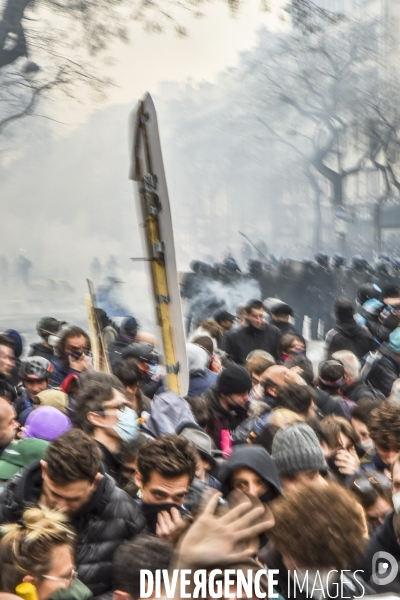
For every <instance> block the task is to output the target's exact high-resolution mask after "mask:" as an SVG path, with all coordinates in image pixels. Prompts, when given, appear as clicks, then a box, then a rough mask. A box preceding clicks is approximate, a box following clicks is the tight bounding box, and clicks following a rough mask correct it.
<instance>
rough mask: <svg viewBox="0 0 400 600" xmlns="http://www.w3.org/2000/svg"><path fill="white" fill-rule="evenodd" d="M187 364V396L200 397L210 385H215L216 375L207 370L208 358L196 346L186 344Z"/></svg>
mask: <svg viewBox="0 0 400 600" xmlns="http://www.w3.org/2000/svg"><path fill="white" fill-rule="evenodd" d="M186 351H187V357H188V363H189V391H188V396H201V395H202V394H204V392H205V391H206V390H208V388H209V387H211V386H212V385H215V384H216V383H217V379H218V374H217V373H213V372H212V371H210V369H209V368H208V366H209V364H210V356H209V354H208V353H207V352H206V350H204V348H201V346H198V345H197V344H186Z"/></svg>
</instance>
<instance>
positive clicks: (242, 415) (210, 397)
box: [201, 386, 247, 450]
mask: <svg viewBox="0 0 400 600" xmlns="http://www.w3.org/2000/svg"><path fill="white" fill-rule="evenodd" d="M201 397H202V398H205V399H206V400H207V402H208V403H209V405H210V407H211V410H212V411H213V414H214V423H213V426H214V431H212V432H210V435H211V437H212V438H213V440H214V443H215V445H216V447H217V448H218V449H219V450H221V432H222V431H223V430H228V431H230V432H231V433H232V432H233V431H234V430H235V429H236V427H237V426H238V425H240V423H242V421H244V420H245V419H246V418H247V412H246V410H245V409H242V410H241V409H240V408H239V407H238V408H237V411H236V412H235V411H233V410H230V411H228V410H225V408H223V407H222V406H221V405H220V403H219V401H218V394H217V390H216V388H215V386H212V387H210V388H208V390H207V391H205V392H204V394H203V395H202V396H201Z"/></svg>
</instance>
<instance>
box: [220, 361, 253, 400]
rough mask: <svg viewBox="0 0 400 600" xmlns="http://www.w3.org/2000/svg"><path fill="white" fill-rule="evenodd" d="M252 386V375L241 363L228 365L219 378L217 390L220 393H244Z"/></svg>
mask: <svg viewBox="0 0 400 600" xmlns="http://www.w3.org/2000/svg"><path fill="white" fill-rule="evenodd" d="M251 388H252V383H251V379H250V375H249V374H248V372H247V371H246V369H245V368H244V367H241V366H239V365H228V366H227V367H226V369H224V371H222V373H221V374H220V375H219V377H218V379H217V392H219V393H220V394H244V393H245V392H249V391H250V390H251Z"/></svg>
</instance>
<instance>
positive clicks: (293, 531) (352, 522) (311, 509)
mask: <svg viewBox="0 0 400 600" xmlns="http://www.w3.org/2000/svg"><path fill="white" fill-rule="evenodd" d="M270 507H271V510H272V512H273V515H274V518H275V525H274V527H273V528H272V529H271V530H270V531H269V532H268V538H269V539H270V540H272V542H273V543H274V544H275V547H276V548H277V550H278V552H280V554H282V555H283V556H285V555H286V556H288V555H290V556H291V557H292V559H293V561H294V562H298V564H300V565H304V566H305V567H307V568H333V569H337V570H342V569H348V568H349V567H350V565H352V564H354V563H355V561H356V560H357V559H358V558H359V557H360V556H361V555H362V553H363V550H364V545H365V539H364V537H363V536H364V532H365V520H364V517H363V513H362V509H361V506H359V505H358V503H357V502H355V501H354V497H353V496H352V495H351V494H350V492H348V491H347V490H345V489H343V487H341V486H340V485H338V484H337V483H332V482H329V483H327V484H326V485H321V486H311V487H310V485H303V486H300V487H298V488H296V490H293V491H292V492H291V493H288V494H287V495H286V496H284V497H281V498H278V499H277V500H275V501H274V502H272V503H271V504H270Z"/></svg>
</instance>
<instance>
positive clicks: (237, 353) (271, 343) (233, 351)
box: [222, 324, 282, 365]
mask: <svg viewBox="0 0 400 600" xmlns="http://www.w3.org/2000/svg"><path fill="white" fill-rule="evenodd" d="M281 337H282V334H281V332H280V331H279V329H278V328H277V327H275V326H274V325H268V324H266V325H265V326H264V328H263V329H256V328H255V327H253V326H252V325H249V326H248V327H241V328H240V329H237V330H236V331H232V332H229V333H228V334H227V335H226V336H224V339H223V346H222V349H223V350H224V351H225V352H226V353H227V354H228V356H229V357H230V358H231V359H232V360H233V361H234V362H235V363H237V364H239V365H244V363H245V362H246V357H247V356H248V355H249V354H250V352H252V351H253V350H265V352H269V353H270V354H272V356H273V357H274V358H275V359H276V360H278V358H279V357H278V345H279V341H280V339H281Z"/></svg>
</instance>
